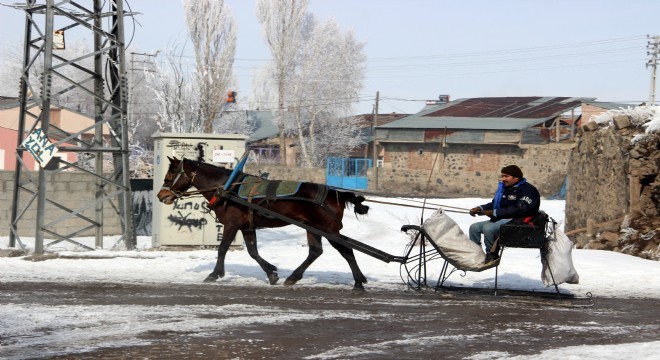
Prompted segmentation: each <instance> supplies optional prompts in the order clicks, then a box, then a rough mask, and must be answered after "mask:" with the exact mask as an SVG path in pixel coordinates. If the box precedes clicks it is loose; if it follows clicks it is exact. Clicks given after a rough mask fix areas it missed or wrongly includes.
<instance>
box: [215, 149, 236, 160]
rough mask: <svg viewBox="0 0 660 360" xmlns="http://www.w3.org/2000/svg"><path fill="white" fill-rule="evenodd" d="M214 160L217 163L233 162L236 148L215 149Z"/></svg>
mask: <svg viewBox="0 0 660 360" xmlns="http://www.w3.org/2000/svg"><path fill="white" fill-rule="evenodd" d="M213 162H215V163H233V162H234V150H213Z"/></svg>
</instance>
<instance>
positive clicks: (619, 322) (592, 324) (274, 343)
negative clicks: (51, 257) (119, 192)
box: [0, 282, 660, 359]
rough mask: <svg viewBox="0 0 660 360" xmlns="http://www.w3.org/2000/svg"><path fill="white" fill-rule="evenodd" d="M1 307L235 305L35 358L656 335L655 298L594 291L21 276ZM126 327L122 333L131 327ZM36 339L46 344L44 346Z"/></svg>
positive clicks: (436, 352)
mask: <svg viewBox="0 0 660 360" xmlns="http://www.w3.org/2000/svg"><path fill="white" fill-rule="evenodd" d="M8 303H12V304H19V305H20V306H25V307H26V308H34V306H35V305H36V306H37V307H38V305H40V304H49V305H62V306H69V305H70V306H79V305H87V306H92V305H124V306H131V305H141V306H145V305H146V306H164V307H176V308H178V309H181V312H184V311H185V308H186V307H190V306H193V305H213V306H218V307H222V306H227V305H235V307H234V308H235V309H238V310H239V311H237V312H233V313H231V314H224V315H218V314H209V315H208V316H209V317H218V318H220V317H224V318H223V319H222V320H223V321H225V323H227V322H229V323H230V324H232V325H231V326H230V328H229V329H228V328H224V329H218V331H217V332H213V331H212V332H210V333H209V332H208V331H205V332H204V333H203V334H200V333H197V332H195V331H190V330H185V331H177V330H176V329H172V330H169V331H146V332H141V333H137V334H135V335H133V336H135V337H136V338H139V339H140V343H141V345H137V346H121V347H107V348H96V349H93V350H91V351H88V352H82V353H80V352H77V350H75V349H71V351H70V352H68V353H66V354H62V353H60V355H57V356H44V357H43V358H51V359H302V358H309V359H335V358H339V359H346V358H355V359H389V358H391V359H462V358H465V357H470V356H474V355H475V354H482V355H483V353H485V352H499V353H504V354H508V356H513V355H524V354H528V355H533V354H538V353H539V352H541V351H543V350H547V349H553V348H562V347H567V346H575V345H597V344H618V343H631V342H648V341H656V340H657V339H659V338H660V325H659V321H660V320H659V319H658V309H659V308H660V300H653V299H651V300H649V299H634V300H630V299H628V300H622V299H601V298H598V297H595V305H594V306H592V307H585V306H581V305H585V304H586V302H584V301H582V302H577V303H574V302H571V301H561V302H560V301H557V300H556V299H542V298H539V297H530V296H511V295H510V294H502V293H500V296H497V297H494V296H493V295H492V294H482V293H475V292H468V293H464V292H460V291H450V292H434V291H432V290H427V291H421V292H418V291H413V290H405V291H403V290H402V291H394V290H373V289H371V290H367V291H366V292H353V291H351V290H350V289H347V288H343V287H342V288H326V287H305V286H294V287H286V286H271V287H260V288H255V287H249V286H245V287H237V286H227V285H223V284H222V283H217V284H193V285H160V284H145V285H139V284H130V285H125V284H110V283H89V284H84V283H83V284H71V283H31V282H23V283H5V284H0V306H2V304H8ZM266 308H267V309H269V310H268V312H269V313H268V316H272V315H273V313H279V314H296V315H295V316H290V317H287V316H282V317H281V318H280V320H278V321H262V322H260V321H238V319H239V318H240V317H241V316H245V315H250V316H257V317H258V316H259V314H260V311H261V310H260V309H266ZM242 309H244V310H242ZM338 314H343V315H341V316H338ZM305 315H309V316H308V317H306V316H305ZM194 316H198V317H199V315H194ZM264 316H266V314H264ZM232 317H233V319H232ZM231 320H236V321H235V322H234V323H231ZM92 326H93V325H92ZM127 329H128V330H127V331H128V332H130V324H128V325H127ZM44 331H50V332H57V331H58V329H45V330H44ZM88 331H93V329H88ZM16 341H20V339H14V338H12V337H11V336H9V337H5V338H0V345H1V346H0V350H3V349H2V348H3V347H4V348H5V349H4V350H5V351H6V350H7V349H9V351H8V352H4V355H3V356H0V357H4V356H8V357H12V358H20V357H21V355H20V354H16V353H14V352H11V349H12V346H11V344H13V343H15V342H16ZM61 341H63V342H66V338H64V339H62V340H61ZM144 344H146V345H144ZM43 346H44V351H47V350H48V349H47V348H48V344H45V345H43ZM482 358H483V357H482Z"/></svg>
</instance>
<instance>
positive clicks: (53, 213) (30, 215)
mask: <svg viewBox="0 0 660 360" xmlns="http://www.w3.org/2000/svg"><path fill="white" fill-rule="evenodd" d="M46 179H47V185H46V187H47V190H46V191H47V192H48V199H49V200H53V201H55V202H57V203H59V204H60V205H64V206H66V207H67V208H69V209H80V208H83V207H85V206H88V205H90V204H92V203H93V202H94V199H95V195H94V192H95V178H94V177H93V176H91V175H88V174H85V173H80V172H62V173H57V174H51V175H47V176H46ZM35 188H36V187H34V186H31V185H30V189H35ZM13 190H14V172H13V171H0V235H3V236H6V235H9V223H10V221H11V207H12V194H13ZM31 198H32V195H31V194H30V193H28V192H26V191H21V192H20V200H21V201H20V207H19V211H21V209H23V208H24V207H25V205H26V204H27V203H28V201H29V200H30V199H31ZM36 208H37V201H36V199H35V200H34V201H33V202H32V203H31V205H30V207H29V208H28V210H27V211H26V212H25V213H24V214H23V215H22V216H21V220H20V222H19V223H18V231H19V235H20V236H29V237H33V236H35V225H36V215H37V210H36ZM45 213H46V214H45V224H48V223H49V222H51V221H53V220H55V219H57V218H59V217H61V216H63V215H65V214H67V212H65V211H63V210H61V209H59V208H57V207H56V206H55V205H53V204H51V203H48V202H47V203H46V211H45ZM82 215H83V216H86V217H88V218H90V219H92V220H94V218H95V215H94V209H93V207H92V208H91V209H89V210H85V211H83V212H82ZM103 215H104V216H103V219H104V227H103V232H104V234H105V235H116V234H120V233H121V228H120V225H119V224H120V223H119V218H118V217H117V216H116V215H115V214H114V211H113V210H112V208H111V206H110V204H109V203H108V202H106V203H105V207H104V212H103ZM86 224H89V223H88V222H87V221H84V220H82V219H79V218H77V217H74V218H71V219H67V220H65V221H63V222H59V223H58V224H56V225H54V226H51V227H49V229H50V230H52V231H55V232H57V233H60V234H69V233H72V232H74V231H77V230H80V229H81V228H82V227H84V226H85V225H86ZM94 231H95V230H94V229H93V228H92V229H90V230H87V231H85V232H83V233H81V234H80V235H78V236H93V235H94ZM45 236H46V237H48V235H45Z"/></svg>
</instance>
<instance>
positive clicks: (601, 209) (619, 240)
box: [566, 115, 660, 260]
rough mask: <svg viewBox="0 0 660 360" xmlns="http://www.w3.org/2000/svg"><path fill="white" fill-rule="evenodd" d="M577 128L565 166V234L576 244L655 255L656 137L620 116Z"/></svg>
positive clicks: (658, 238) (658, 255)
mask: <svg viewBox="0 0 660 360" xmlns="http://www.w3.org/2000/svg"><path fill="white" fill-rule="evenodd" d="M581 132H582V134H581V135H580V136H579V137H578V142H577V146H576V148H575V149H574V151H573V152H572V154H571V157H570V164H569V167H568V169H569V171H568V175H569V183H568V188H567V195H566V230H567V233H568V234H569V235H571V236H572V238H573V240H574V241H575V242H576V245H577V247H580V248H590V249H607V250H614V251H620V252H623V253H628V254H631V255H636V256H640V257H643V258H648V259H655V260H658V259H660V251H659V246H660V245H659V242H660V217H658V215H660V182H659V180H660V179H658V178H657V174H658V167H659V166H660V152H659V151H658V147H659V146H658V145H659V137H660V135H658V133H655V134H644V128H643V127H642V126H641V123H637V124H635V123H634V122H633V121H631V119H630V118H629V117H628V116H624V115H617V116H614V117H613V120H612V122H611V123H605V124H603V125H600V126H599V124H597V123H596V122H589V123H587V124H585V125H583V127H582V131H581ZM633 139H635V141H633Z"/></svg>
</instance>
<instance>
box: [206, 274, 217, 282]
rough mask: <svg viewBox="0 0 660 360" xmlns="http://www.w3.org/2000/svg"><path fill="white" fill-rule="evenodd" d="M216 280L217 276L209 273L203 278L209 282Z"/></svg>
mask: <svg viewBox="0 0 660 360" xmlns="http://www.w3.org/2000/svg"><path fill="white" fill-rule="evenodd" d="M216 280H218V277H217V276H215V275H209V276H207V277H206V279H204V282H205V283H209V282H215V281H216Z"/></svg>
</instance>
